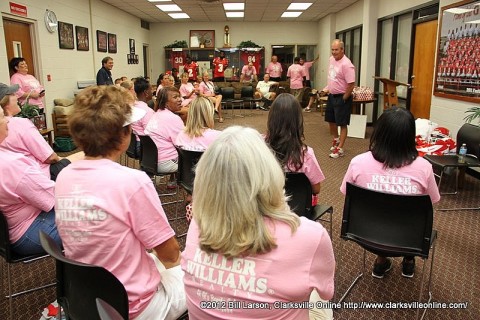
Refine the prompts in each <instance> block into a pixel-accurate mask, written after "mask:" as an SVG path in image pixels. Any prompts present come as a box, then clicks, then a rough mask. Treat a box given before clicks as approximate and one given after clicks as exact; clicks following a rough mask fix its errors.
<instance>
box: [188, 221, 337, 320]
mask: <svg viewBox="0 0 480 320" xmlns="http://www.w3.org/2000/svg"><path fill="white" fill-rule="evenodd" d="M265 221H266V223H267V226H268V228H269V230H270V232H272V235H273V237H274V238H275V241H276V244H277V248H275V249H273V250H272V251H270V252H268V253H265V254H259V255H254V256H245V257H236V258H232V259H226V258H225V257H224V256H223V255H222V254H221V253H213V254H208V253H206V252H204V251H202V250H201V249H200V247H199V229H198V225H197V224H196V222H195V220H192V222H191V223H190V227H189V229H188V235H187V240H186V245H185V251H184V252H183V254H182V269H183V270H184V271H185V276H184V284H185V292H186V296H187V307H188V315H189V318H190V319H193V320H195V319H264V320H265V319H272V320H273V319H275V320H276V319H292V320H298V319H305V320H307V319H308V309H294V308H288V309H275V308H273V304H274V302H275V301H282V302H304V301H309V297H310V293H311V292H312V290H313V289H316V290H317V291H318V294H319V295H320V297H321V298H322V299H324V300H329V299H331V298H332V297H333V293H334V273H335V258H334V255H333V249H332V243H331V241H330V237H329V236H328V233H327V231H326V230H325V229H324V228H323V227H322V225H321V224H319V223H316V222H313V221H309V220H307V219H306V218H304V217H302V218H300V226H299V227H298V229H297V231H296V232H295V233H293V234H292V230H291V229H290V227H289V226H288V225H287V224H285V223H281V222H271V221H270V220H267V219H265ZM299 244H300V245H301V250H299ZM214 300H216V301H219V302H221V303H222V305H223V303H225V304H224V305H223V306H225V308H216V309H206V308H202V307H201V306H202V305H201V304H200V302H201V301H214ZM229 302H230V303H237V306H238V304H240V307H238V308H229V305H228V303H229ZM253 302H266V303H269V304H270V306H272V309H259V308H254V309H245V308H243V309H242V308H241V306H242V303H253Z"/></svg>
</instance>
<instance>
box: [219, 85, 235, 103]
mask: <svg viewBox="0 0 480 320" xmlns="http://www.w3.org/2000/svg"><path fill="white" fill-rule="evenodd" d="M220 94H221V95H222V100H231V99H234V98H235V89H234V88H233V87H222V88H220Z"/></svg>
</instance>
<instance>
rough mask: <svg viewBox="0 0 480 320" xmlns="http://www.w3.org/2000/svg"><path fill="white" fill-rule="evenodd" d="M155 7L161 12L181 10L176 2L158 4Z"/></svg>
mask: <svg viewBox="0 0 480 320" xmlns="http://www.w3.org/2000/svg"><path fill="white" fill-rule="evenodd" d="M156 7H157V8H158V9H160V10H162V11H163V12H174V11H182V9H180V7H179V6H177V5H176V4H159V5H157V6H156Z"/></svg>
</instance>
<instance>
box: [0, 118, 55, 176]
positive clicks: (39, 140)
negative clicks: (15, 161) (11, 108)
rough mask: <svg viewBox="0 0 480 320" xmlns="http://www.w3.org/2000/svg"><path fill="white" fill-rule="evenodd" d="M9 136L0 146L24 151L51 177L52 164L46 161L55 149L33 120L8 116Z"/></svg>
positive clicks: (15, 150)
mask: <svg viewBox="0 0 480 320" xmlns="http://www.w3.org/2000/svg"><path fill="white" fill-rule="evenodd" d="M8 121H9V122H8V136H7V138H6V139H5V140H4V141H3V142H2V143H0V148H3V149H7V150H11V151H13V152H18V153H22V154H23V155H24V156H26V157H27V158H29V159H32V160H33V161H35V162H37V164H38V165H39V166H40V168H41V170H42V171H43V172H44V173H45V175H46V176H47V177H50V164H48V163H45V160H47V159H48V158H49V157H50V156H51V155H52V154H53V152H54V151H53V149H52V147H50V145H49V144H48V142H47V141H45V139H44V138H43V137H42V135H41V134H40V132H38V129H37V127H35V125H34V124H33V122H32V121H30V120H28V119H26V118H19V117H8Z"/></svg>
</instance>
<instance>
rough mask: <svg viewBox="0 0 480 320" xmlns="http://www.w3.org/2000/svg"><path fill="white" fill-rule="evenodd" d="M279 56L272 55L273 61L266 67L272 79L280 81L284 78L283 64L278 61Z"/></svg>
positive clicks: (266, 71)
mask: <svg viewBox="0 0 480 320" xmlns="http://www.w3.org/2000/svg"><path fill="white" fill-rule="evenodd" d="M277 60H278V58H277V56H272V61H271V62H270V63H269V64H268V66H267V67H266V68H265V73H268V74H269V75H270V80H272V81H276V82H279V81H281V80H282V72H283V69H282V64H281V63H280V62H278V61H277Z"/></svg>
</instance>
